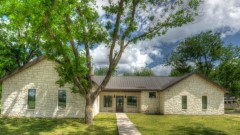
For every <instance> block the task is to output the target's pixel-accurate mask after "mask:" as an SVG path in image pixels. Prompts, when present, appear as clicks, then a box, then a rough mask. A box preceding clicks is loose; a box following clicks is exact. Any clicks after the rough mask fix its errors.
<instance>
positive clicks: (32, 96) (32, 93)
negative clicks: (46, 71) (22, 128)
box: [28, 89, 36, 109]
mask: <svg viewBox="0 0 240 135" xmlns="http://www.w3.org/2000/svg"><path fill="white" fill-rule="evenodd" d="M35 101H36V90H35V89H29V90H28V109H35Z"/></svg>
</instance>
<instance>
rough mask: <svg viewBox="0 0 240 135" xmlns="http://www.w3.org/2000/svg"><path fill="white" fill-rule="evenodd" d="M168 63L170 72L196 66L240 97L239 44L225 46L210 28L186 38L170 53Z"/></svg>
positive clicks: (178, 71) (189, 70)
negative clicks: (170, 68) (236, 45)
mask: <svg viewBox="0 0 240 135" xmlns="http://www.w3.org/2000/svg"><path fill="white" fill-rule="evenodd" d="M216 63H220V64H218V65H217V64H216ZM168 64H169V65H171V66H172V67H173V70H172V71H171V76H182V75H184V74H186V73H190V72H192V71H194V70H198V71H200V72H201V73H203V74H205V75H206V76H208V77H209V78H211V79H212V80H214V81H215V82H217V83H218V84H220V85H221V86H223V87H225V88H227V89H228V90H229V94H230V95H232V96H236V97H240V76H239V74H240V68H239V67H240V48H239V47H233V46H232V45H228V46H227V47H224V46H223V41H222V39H221V37H220V35H219V34H214V33H212V32H211V31H209V32H205V33H200V34H199V35H197V36H193V37H190V38H186V39H185V41H183V42H181V43H180V44H179V46H178V47H177V49H176V51H175V52H173V53H172V55H171V56H170V58H169V61H168Z"/></svg>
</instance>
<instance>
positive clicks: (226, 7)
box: [161, 0, 240, 42]
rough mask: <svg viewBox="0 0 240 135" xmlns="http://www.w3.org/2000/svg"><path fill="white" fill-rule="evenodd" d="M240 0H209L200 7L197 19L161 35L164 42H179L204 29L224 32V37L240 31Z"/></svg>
mask: <svg viewBox="0 0 240 135" xmlns="http://www.w3.org/2000/svg"><path fill="white" fill-rule="evenodd" d="M239 22H240V1H239V0H230V1H229V0H207V1H204V3H203V4H202V5H201V6H200V7H199V16H197V17H195V21H194V22H192V23H190V24H186V25H184V26H183V27H180V28H173V29H170V30H169V31H168V33H167V34H166V35H164V36H162V37H161V40H162V41H163V42H177V41H181V40H183V39H184V38H186V37H189V36H192V35H195V34H198V33H200V32H203V31H207V30H213V31H218V32H219V31H220V32H222V37H225V36H227V35H233V34H235V33H237V32H239V31H240V23H239Z"/></svg>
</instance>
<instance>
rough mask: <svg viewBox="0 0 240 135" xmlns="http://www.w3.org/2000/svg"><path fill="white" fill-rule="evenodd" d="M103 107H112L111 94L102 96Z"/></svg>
mask: <svg viewBox="0 0 240 135" xmlns="http://www.w3.org/2000/svg"><path fill="white" fill-rule="evenodd" d="M104 107H112V96H104Z"/></svg>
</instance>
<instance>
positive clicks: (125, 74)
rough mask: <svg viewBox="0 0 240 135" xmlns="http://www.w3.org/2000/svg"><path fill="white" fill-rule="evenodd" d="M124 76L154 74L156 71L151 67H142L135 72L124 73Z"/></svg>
mask: <svg viewBox="0 0 240 135" xmlns="http://www.w3.org/2000/svg"><path fill="white" fill-rule="evenodd" d="M123 76H154V73H153V71H152V70H151V69H149V68H142V69H140V70H136V71H134V72H133V73H128V72H127V73H123Z"/></svg>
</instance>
